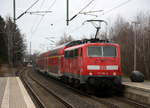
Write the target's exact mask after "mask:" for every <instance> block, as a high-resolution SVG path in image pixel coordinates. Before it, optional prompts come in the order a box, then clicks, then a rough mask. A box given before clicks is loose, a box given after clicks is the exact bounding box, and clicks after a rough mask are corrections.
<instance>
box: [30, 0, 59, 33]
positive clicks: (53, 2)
mask: <svg viewBox="0 0 150 108" xmlns="http://www.w3.org/2000/svg"><path fill="white" fill-rule="evenodd" d="M55 3H56V0H54V1H53V2H52V4H51V5H50V6H49V8H48V9H47V10H50V9H51V8H52V7H53V6H54V4H55ZM46 14H47V13H45V14H44V16H45V15H46ZM44 16H42V17H41V19H40V21H39V22H38V24H37V25H36V27H35V29H34V31H33V33H35V32H36V30H37V28H38V27H39V25H40V24H41V22H42V20H43V19H44Z"/></svg>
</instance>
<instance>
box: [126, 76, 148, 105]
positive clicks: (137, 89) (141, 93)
mask: <svg viewBox="0 0 150 108" xmlns="http://www.w3.org/2000/svg"><path fill="white" fill-rule="evenodd" d="M123 85H125V97H127V98H130V99H133V100H136V101H139V102H141V103H145V104H149V105H150V81H147V80H145V81H144V82H131V81H130V79H129V78H123Z"/></svg>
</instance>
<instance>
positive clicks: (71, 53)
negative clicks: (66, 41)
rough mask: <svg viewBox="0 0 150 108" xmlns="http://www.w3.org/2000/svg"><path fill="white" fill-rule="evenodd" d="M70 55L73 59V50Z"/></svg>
mask: <svg viewBox="0 0 150 108" xmlns="http://www.w3.org/2000/svg"><path fill="white" fill-rule="evenodd" d="M69 53H70V55H69V57H71V58H72V57H73V50H71V51H69Z"/></svg>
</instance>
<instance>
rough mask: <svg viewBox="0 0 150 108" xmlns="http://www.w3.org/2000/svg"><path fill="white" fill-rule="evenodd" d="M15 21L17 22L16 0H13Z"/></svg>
mask: <svg viewBox="0 0 150 108" xmlns="http://www.w3.org/2000/svg"><path fill="white" fill-rule="evenodd" d="M13 13H14V23H15V24H16V0H13Z"/></svg>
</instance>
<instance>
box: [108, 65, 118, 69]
mask: <svg viewBox="0 0 150 108" xmlns="http://www.w3.org/2000/svg"><path fill="white" fill-rule="evenodd" d="M106 69H107V70H118V65H109V66H106Z"/></svg>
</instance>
